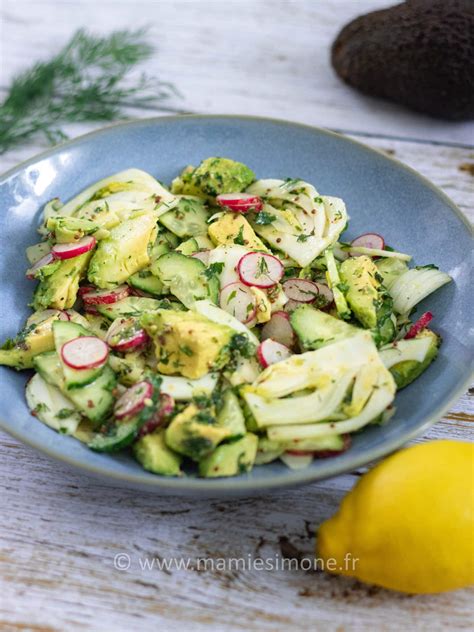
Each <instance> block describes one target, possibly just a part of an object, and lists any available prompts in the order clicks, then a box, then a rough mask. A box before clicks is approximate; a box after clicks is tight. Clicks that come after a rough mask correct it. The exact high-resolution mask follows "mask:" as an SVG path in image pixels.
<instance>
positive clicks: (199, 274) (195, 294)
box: [151, 252, 219, 309]
mask: <svg viewBox="0 0 474 632" xmlns="http://www.w3.org/2000/svg"><path fill="white" fill-rule="evenodd" d="M151 270H152V272H153V274H155V275H156V276H158V277H159V278H160V279H161V281H162V282H163V284H164V285H166V286H167V287H169V289H170V292H171V293H172V294H174V296H176V298H177V299H179V300H180V301H181V302H182V303H183V305H185V306H186V307H187V308H188V309H191V308H192V307H193V305H194V303H195V302H196V301H199V300H202V299H210V300H211V301H212V302H213V303H217V300H218V297H219V279H218V278H217V276H216V275H208V276H206V266H205V265H204V264H203V262H202V261H199V259H194V258H192V257H186V256H185V255H183V254H181V253H179V252H169V253H167V254H166V255H163V256H162V257H160V258H159V259H157V260H156V261H155V262H154V263H153V264H152V265H151ZM208 277H209V278H208Z"/></svg>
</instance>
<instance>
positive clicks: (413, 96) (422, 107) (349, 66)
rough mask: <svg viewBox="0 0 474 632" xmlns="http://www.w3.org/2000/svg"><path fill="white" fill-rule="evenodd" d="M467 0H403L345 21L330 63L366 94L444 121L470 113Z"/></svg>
mask: <svg viewBox="0 0 474 632" xmlns="http://www.w3.org/2000/svg"><path fill="white" fill-rule="evenodd" d="M473 31H474V11H473V10H472V0H455V1H447V0H408V1H407V2H402V3H401V4H397V5H396V6H394V7H390V8H388V9H383V10H379V11H373V12H372V13H368V14H366V15H362V16H360V17H358V18H356V19H355V20H353V21H352V22H350V23H349V24H347V25H346V26H345V27H344V28H343V29H342V31H341V32H340V33H339V34H338V36H337V38H336V40H335V41H334V43H333V46H332V65H333V67H334V69H335V70H336V72H337V74H338V75H339V77H340V78H341V79H342V80H343V81H345V82H346V83H348V84H349V85H351V86H353V87H355V88H357V89H358V90H360V91H361V92H364V93H366V94H369V95H371V96H376V97H381V98H383V99H388V100H390V101H395V102H396V103H400V104H402V105H404V106H406V107H408V108H411V109H413V110H416V111H419V112H424V113H425V114H429V115H431V116H435V117H439V118H443V119H448V120H468V119H472V118H473V117H474V75H473V72H472V60H473V59H474V44H473V40H472V37H468V35H467V34H468V33H472V32H473Z"/></svg>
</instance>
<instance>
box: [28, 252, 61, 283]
mask: <svg viewBox="0 0 474 632" xmlns="http://www.w3.org/2000/svg"><path fill="white" fill-rule="evenodd" d="M54 258H55V257H54V255H53V253H52V252H48V254H46V255H44V257H41V259H38V261H37V262H36V263H35V265H34V266H31V268H28V270H27V271H26V277H27V278H28V279H34V278H35V274H36V273H37V272H38V270H39V269H40V268H43V267H44V266H47V265H48V264H50V263H53V261H54Z"/></svg>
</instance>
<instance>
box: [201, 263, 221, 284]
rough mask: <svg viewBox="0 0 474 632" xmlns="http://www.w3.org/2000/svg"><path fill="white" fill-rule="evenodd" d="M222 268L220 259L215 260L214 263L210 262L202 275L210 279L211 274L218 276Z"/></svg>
mask: <svg viewBox="0 0 474 632" xmlns="http://www.w3.org/2000/svg"><path fill="white" fill-rule="evenodd" d="M223 269H224V264H223V263H222V262H220V261H216V262H215V263H211V264H210V265H208V266H207V268H206V269H205V270H204V276H205V277H206V279H208V280H210V279H212V277H213V276H219V274H220V273H221V272H222V270H223Z"/></svg>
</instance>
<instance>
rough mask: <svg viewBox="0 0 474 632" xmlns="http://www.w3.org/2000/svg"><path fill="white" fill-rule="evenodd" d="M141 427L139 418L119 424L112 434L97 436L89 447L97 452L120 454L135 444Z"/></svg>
mask: <svg viewBox="0 0 474 632" xmlns="http://www.w3.org/2000/svg"><path fill="white" fill-rule="evenodd" d="M140 427H141V422H140V421H139V419H137V418H134V419H131V420H130V421H127V422H124V423H117V424H115V426H114V427H113V428H112V430H111V432H110V434H96V435H95V436H94V437H93V439H92V440H91V441H90V442H89V443H88V444H87V445H88V447H89V448H90V449H91V450H95V451H96V452H118V451H119V450H123V448H126V447H127V446H129V445H130V444H131V443H133V441H134V439H135V437H136V436H137V434H138V431H139V429H140Z"/></svg>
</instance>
